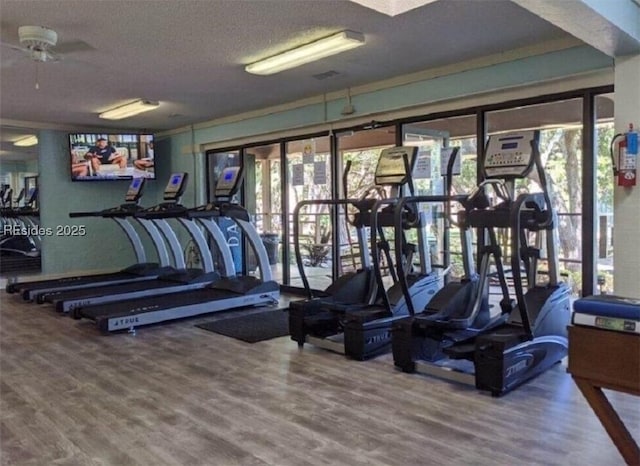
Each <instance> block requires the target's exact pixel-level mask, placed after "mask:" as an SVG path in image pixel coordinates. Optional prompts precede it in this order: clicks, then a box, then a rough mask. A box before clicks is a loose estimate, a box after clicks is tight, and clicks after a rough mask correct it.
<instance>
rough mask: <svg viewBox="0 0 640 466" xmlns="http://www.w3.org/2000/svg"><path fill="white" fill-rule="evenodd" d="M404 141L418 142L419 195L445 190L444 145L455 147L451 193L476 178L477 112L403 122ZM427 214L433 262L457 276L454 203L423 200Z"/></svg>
mask: <svg viewBox="0 0 640 466" xmlns="http://www.w3.org/2000/svg"><path fill="white" fill-rule="evenodd" d="M402 134H403V140H404V144H407V145H415V146H418V161H419V163H418V170H417V172H416V173H414V176H415V178H416V180H415V185H416V189H417V190H418V193H419V194H420V195H441V194H445V193H446V191H448V187H447V185H446V184H447V183H446V180H447V177H446V175H447V173H446V167H447V166H448V158H447V157H446V156H445V154H448V153H449V152H448V151H447V150H445V148H449V149H450V148H453V147H458V148H459V149H458V154H457V162H456V163H455V165H454V170H453V172H452V174H451V181H452V187H451V192H452V194H464V193H469V192H471V190H472V189H473V188H474V187H475V186H476V180H477V176H478V175H477V165H478V164H477V160H478V155H477V154H478V151H477V139H476V116H475V115H465V116H455V117H450V118H441V119H436V120H429V121H423V122H415V123H409V124H406V125H403V127H402ZM420 207H421V210H422V211H423V212H426V214H427V235H428V241H429V250H430V253H431V263H432V265H433V266H441V267H449V266H451V270H450V277H452V278H459V277H460V276H462V274H463V270H462V247H461V242H460V232H459V230H457V229H456V228H455V227H453V228H450V229H447V228H446V227H445V224H446V223H448V220H449V218H447V217H451V219H452V220H454V221H455V220H456V211H457V210H458V209H459V208H460V205H459V204H457V203H451V204H450V205H445V203H424V204H422V205H421V206H420Z"/></svg>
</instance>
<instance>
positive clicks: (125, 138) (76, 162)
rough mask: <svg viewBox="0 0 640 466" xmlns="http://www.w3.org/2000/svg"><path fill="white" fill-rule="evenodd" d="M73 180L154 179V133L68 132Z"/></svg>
mask: <svg viewBox="0 0 640 466" xmlns="http://www.w3.org/2000/svg"><path fill="white" fill-rule="evenodd" d="M69 153H70V160H71V179H72V180H73V181H103V180H130V179H132V178H147V179H155V177H156V175H155V158H154V155H153V135H151V134H126V133H118V134H109V133H74V134H69Z"/></svg>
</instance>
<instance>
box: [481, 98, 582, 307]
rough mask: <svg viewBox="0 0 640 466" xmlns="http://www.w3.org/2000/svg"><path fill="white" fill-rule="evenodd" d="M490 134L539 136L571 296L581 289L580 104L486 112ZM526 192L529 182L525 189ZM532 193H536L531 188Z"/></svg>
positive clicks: (567, 103) (562, 261) (560, 250)
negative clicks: (530, 133) (534, 131)
mask: <svg viewBox="0 0 640 466" xmlns="http://www.w3.org/2000/svg"><path fill="white" fill-rule="evenodd" d="M486 122H487V131H488V133H489V134H490V135H491V134H498V133H506V132H509V131H516V130H522V129H537V130H539V131H540V156H541V159H542V164H543V166H544V169H545V172H546V176H547V182H548V185H549V186H548V189H549V191H550V195H551V200H552V203H553V204H554V205H553V207H554V208H555V211H556V212H557V214H558V223H559V224H558V233H559V235H558V236H559V244H558V245H557V253H558V258H559V261H560V266H561V267H560V269H561V273H562V275H563V276H564V279H565V280H567V281H568V282H569V284H570V285H571V287H572V290H573V293H574V294H575V295H578V294H579V293H580V290H581V288H582V255H583V250H582V247H583V244H582V229H583V225H582V187H583V185H582V161H583V149H582V131H583V129H582V99H570V100H563V101H559V102H552V103H546V104H540V105H529V106H523V107H518V108H511V109H507V110H500V111H495V112H488V113H487V117H486ZM529 184H530V186H529V188H531V187H532V185H533V182H530V183H529ZM534 189H535V188H534Z"/></svg>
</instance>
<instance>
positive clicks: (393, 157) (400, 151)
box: [374, 146, 418, 186]
mask: <svg viewBox="0 0 640 466" xmlns="http://www.w3.org/2000/svg"><path fill="white" fill-rule="evenodd" d="M417 153H418V148H417V147H409V146H402V147H390V148H388V149H383V150H382V152H381V153H380V158H379V159H378V166H377V167H376V173H375V177H374V183H375V184H376V185H378V186H388V185H400V184H404V183H406V182H407V179H408V177H409V175H410V174H411V172H412V171H413V168H414V166H415V163H416V154H417ZM405 159H406V160H407V162H408V163H409V173H407V167H406V165H405Z"/></svg>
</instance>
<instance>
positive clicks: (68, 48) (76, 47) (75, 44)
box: [54, 40, 95, 53]
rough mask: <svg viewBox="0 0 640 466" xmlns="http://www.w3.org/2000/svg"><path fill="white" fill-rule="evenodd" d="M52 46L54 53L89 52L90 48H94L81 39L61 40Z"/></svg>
mask: <svg viewBox="0 0 640 466" xmlns="http://www.w3.org/2000/svg"><path fill="white" fill-rule="evenodd" d="M54 48H55V51H56V53H74V52H90V51H92V50H95V47H93V46H91V45H89V44H87V43H86V42H84V41H82V40H76V41H72V42H63V43H61V44H58V45H56V46H55V47H54Z"/></svg>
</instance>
